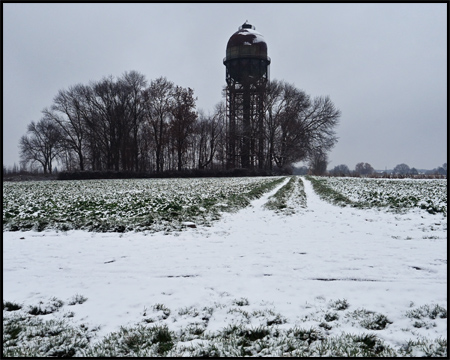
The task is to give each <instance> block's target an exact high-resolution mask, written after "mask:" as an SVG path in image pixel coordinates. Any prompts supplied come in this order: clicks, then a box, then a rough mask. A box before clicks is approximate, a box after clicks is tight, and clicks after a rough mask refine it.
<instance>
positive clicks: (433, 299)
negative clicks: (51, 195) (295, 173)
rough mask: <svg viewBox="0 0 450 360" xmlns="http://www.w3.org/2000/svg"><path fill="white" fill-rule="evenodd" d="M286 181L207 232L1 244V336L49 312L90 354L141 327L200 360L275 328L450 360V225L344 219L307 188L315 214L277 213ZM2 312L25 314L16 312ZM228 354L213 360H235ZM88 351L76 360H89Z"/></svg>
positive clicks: (279, 350)
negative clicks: (229, 338) (161, 332)
mask: <svg viewBox="0 0 450 360" xmlns="http://www.w3.org/2000/svg"><path fill="white" fill-rule="evenodd" d="M288 180H289V178H287V179H285V180H284V182H283V183H282V184H279V185H278V186H277V187H276V188H275V189H273V190H271V191H269V192H267V193H266V194H264V195H263V196H262V197H260V198H259V199H256V200H253V201H252V202H251V205H250V206H247V207H245V208H243V209H241V210H239V211H238V212H234V213H223V214H222V216H221V219H220V220H218V221H216V222H214V223H213V225H212V226H210V227H207V226H197V227H196V228H189V227H188V228H186V229H184V230H183V231H176V232H170V233H164V232H124V233H98V232H87V231H84V230H69V231H56V230H45V231H43V232H36V231H17V232H10V231H4V232H3V301H4V310H3V316H4V329H5V319H10V318H11V317H13V316H15V315H14V314H17V313H20V314H26V309H29V308H30V307H32V306H40V307H41V309H45V308H48V309H50V308H51V307H52V306H53V312H51V313H50V314H47V315H38V317H39V318H42V319H45V320H50V319H64V321H67V322H69V323H70V324H73V326H78V325H81V324H84V325H83V326H85V327H87V328H88V329H92V335H93V338H92V339H91V340H90V341H91V343H92V344H94V343H95V342H101V341H102V339H104V338H105V337H107V336H108V334H111V333H114V332H116V333H117V332H119V330H120V329H121V327H127V328H128V327H129V328H130V329H131V328H133V327H136V326H138V324H139V325H140V326H143V327H151V326H155V325H166V326H167V328H168V329H169V330H170V331H173V332H174V333H178V334H181V333H183V334H184V335H183V336H181V335H180V339H181V340H180V341H179V342H178V343H176V344H175V345H174V346H173V347H171V348H170V351H171V352H170V351H169V352H168V353H164V354H166V355H167V354H168V355H171V354H175V355H182V354H185V355H186V354H187V355H192V354H194V355H195V354H197V355H198V354H199V353H198V352H197V353H196V352H195V351H194V350H193V349H201V348H203V349H205V348H207V347H208V346H212V345H211V343H212V342H214V341H215V340H213V339H215V338H214V337H213V334H215V333H220V332H221V331H222V334H223V329H230V327H232V326H236V327H241V328H246V329H257V328H259V329H261V327H264V328H267V327H270V331H269V332H270V334H271V335H272V337H273V335H274V333H273V331H274V329H277V331H278V334H283V332H285V333H286V334H289V332H290V331H291V330H289V329H307V330H308V329H309V337H310V339H309V340H308V341H307V342H306V340H305V344H307V345H308V346H312V345H311V343H312V344H316V343H319V341H314V340H315V339H312V337H311V332H313V333H314V334H316V337H319V339H320V338H322V339H323V338H325V339H326V338H329V339H331V338H335V339H337V338H339V337H340V336H342V335H343V334H353V335H364V334H375V335H376V338H377V339H380V340H381V341H382V344H384V348H386V347H391V348H392V349H393V350H394V351H396V352H397V353H396V354H400V355H402V354H403V355H423V354H427V349H428V350H430V349H431V348H433V346H434V347H435V348H436V347H438V343H436V340H439V341H440V343H441V344H442V342H443V341H444V340H445V352H444V353H443V352H442V351H441V352H439V351H438V352H435V353H434V354H435V355H436V354H437V355H441V356H446V341H447V216H446V213H444V214H443V213H438V214H430V213H428V212H427V211H425V210H423V209H419V208H413V209H410V210H408V211H407V212H405V213H394V212H390V211H385V210H376V209H356V208H352V207H339V206H336V205H332V204H330V203H328V202H325V201H323V200H321V199H320V198H319V196H318V195H316V194H315V192H314V191H313V188H312V185H311V182H310V181H309V180H306V179H305V178H302V180H303V184H304V191H305V193H306V206H300V205H299V204H298V202H297V203H296V202H295V201H290V202H289V204H290V205H289V206H288V208H290V211H274V210H269V209H267V208H266V207H265V206H264V204H265V203H266V202H267V201H268V199H269V197H270V196H271V195H274V194H275V193H276V192H277V190H279V189H280V188H281V187H282V186H283V185H284V184H286V183H287V182H288ZM299 184H300V185H298V186H300V187H301V182H299ZM296 191H298V189H297V190H296ZM294 193H295V191H294ZM293 207H294V211H292V209H293ZM77 299H78V300H80V299H82V300H81V301H77ZM58 300H60V301H59V303H58ZM5 301H8V302H11V303H16V304H20V305H21V307H22V309H20V310H17V311H6V310H5ZM61 301H62V302H61ZM70 303H75V304H74V305H70ZM52 304H53V305H52ZM55 304H56V305H55ZM49 312H50V311H49ZM23 316H25V315H23ZM27 316H31V315H27ZM383 320H384V321H383ZM380 324H381V325H380ZM187 329H191V330H192V329H194V330H196V331H190V332H189V331H188V330H187ZM311 329H312V330H311ZM207 334H210V335H209V337H208V336H207ZM279 336H281V335H279ZM290 336H294V337H295V334H294V335H292V333H291V335H290ZM275 337H276V336H275ZM33 339H35V338H33ZM304 339H306V338H304ZM260 340H261V341H262V340H263V339H260ZM23 341H24V342H22V343H18V344H17V345H21V344H22V345H23V344H25V340H23ZM34 341H36V340H34ZM221 341H222V343H221V344H222V347H220V346H219V345H217V344H216V345H217V346H216V348H217V349H218V350H217V349H216V352H218V353H219V355H227V354H228V355H229V354H230V353H227V352H226V350H224V349H225V347H224V345H223V344H224V343H223V341H224V340H223V337H222V340H221ZM414 342H415V343H414ZM255 344H256V343H251V344H250V345H248V347H249V349H250V350H249V354H258V353H259V354H260V355H261V354H262V355H282V354H294V355H295V354H296V352H295V350H292V349H291V350H286V349H283V346H284V345H283V346H281V347H280V346H278V347H277V345H276V342H275V343H271V344H272V345H271V346H272V347H270V346H269V345H267V343H266V344H265V345H264V346H266V345H267V348H266V352H264V351H263V350H264V349H261V347H263V345H261V344H259V345H255ZM408 344H409V345H408ZM413 344H416V345H417V346H416V347H414V346H413ZM421 344H422V345H423V346H421ZM419 345H420V346H419ZM30 346H31V345H30ZM258 346H259V347H258ZM377 346H378V345H377ZM382 347H383V346H382ZM267 349H268V350H267ZM84 351H85V352H84V353H83V351H81V352H79V353H76V355H83V354H84V355H89V354H90V353H89V351H86V349H85V350H84ZM149 351H150V350H149ZM221 351H222V352H221ZM289 351H290V352H289ZM309 351H310V354H313V355H314V354H315V355H317V354H319V355H320V354H321V355H327V352H326V351H324V352H323V353H320V351H318V350H317V349H316V352H313V350H312V349H311V348H310V350H309ZM317 351H318V352H317ZM381 351H382V349H381V350H380V353H381ZM401 351H403V353H402V352H401ZM408 351H409V352H408ZM430 351H431V352H432V350H430ZM4 353H5V337H4ZM138 353H139V352H137V353H136V352H135V353H131V354H134V355H136V354H138ZM47 354H48V353H47ZM146 354H147V355H148V354H149V353H146ZM150 354H151V352H150ZM232 354H233V353H232ZM306 354H308V353H306ZM331 354H336V352H334V353H331ZM328 355H330V353H329V352H328Z"/></svg>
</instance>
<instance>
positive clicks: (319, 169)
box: [309, 149, 328, 176]
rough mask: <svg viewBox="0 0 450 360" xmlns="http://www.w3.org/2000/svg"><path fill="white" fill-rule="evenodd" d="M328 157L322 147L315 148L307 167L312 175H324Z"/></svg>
mask: <svg viewBox="0 0 450 360" xmlns="http://www.w3.org/2000/svg"><path fill="white" fill-rule="evenodd" d="M327 164H328V157H327V154H326V152H325V151H323V150H322V149H316V150H315V151H314V152H313V153H312V155H310V159H309V169H310V172H311V174H312V175H318V176H320V175H324V174H325V173H326V171H327Z"/></svg>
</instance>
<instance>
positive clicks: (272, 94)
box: [19, 71, 340, 173]
mask: <svg viewBox="0 0 450 360" xmlns="http://www.w3.org/2000/svg"><path fill="white" fill-rule="evenodd" d="M195 102H196V98H195V97H194V92H193V90H192V89H191V88H183V87H180V86H177V85H175V84H174V83H172V82H170V81H168V80H167V79H166V78H165V77H160V78H158V79H156V80H152V81H150V82H148V81H147V80H146V78H145V76H144V75H142V74H140V73H138V72H136V71H131V72H126V73H124V74H123V75H122V76H121V77H119V78H117V79H115V78H113V77H112V76H110V77H106V78H103V79H102V80H100V81H98V82H91V83H90V84H89V85H83V84H78V85H75V86H71V87H69V88H68V89H67V90H60V91H59V92H58V94H57V95H56V96H55V97H54V99H53V104H52V105H51V106H50V107H48V108H45V109H44V110H43V111H42V114H43V116H42V118H41V120H39V121H38V122H37V123H35V122H31V124H29V125H28V132H27V134H26V135H24V136H22V138H21V139H20V144H19V147H20V156H21V163H22V165H24V164H32V163H39V164H40V165H41V166H42V168H43V171H44V173H47V172H48V173H51V172H52V163H54V162H55V161H56V162H58V163H60V164H61V165H62V168H63V169H66V170H69V171H71V170H115V171H135V172H162V171H165V170H183V169H224V168H225V167H226V164H227V163H226V159H227V137H228V136H229V134H228V126H227V125H228V124H227V116H226V108H225V105H224V103H223V102H220V103H218V104H217V105H216V106H215V108H214V110H213V112H212V114H211V113H209V114H208V115H206V114H205V113H204V112H203V111H197V109H196V103H195ZM339 116H340V112H339V110H337V109H336V108H335V107H334V104H333V103H332V102H331V101H330V99H329V98H328V97H318V98H315V99H311V98H310V97H309V96H308V95H307V94H305V93H304V92H303V91H300V90H298V89H296V88H295V87H294V86H293V85H290V84H288V83H286V82H283V81H277V80H274V81H271V82H270V83H269V85H268V88H267V96H266V101H265V119H264V120H265V123H264V127H263V128H262V129H261V131H262V132H263V133H262V134H258V136H260V137H261V138H263V139H264V141H265V142H266V146H265V149H267V150H266V153H265V154H264V156H265V158H266V160H265V164H266V168H267V169H268V170H272V169H273V168H274V167H275V168H278V169H281V168H285V167H289V166H290V165H291V164H292V163H294V162H297V161H301V160H304V159H307V158H313V157H317V154H321V155H322V157H323V156H325V157H326V152H327V151H329V150H330V149H331V148H332V147H333V145H334V144H335V142H336V141H337V138H336V136H335V132H334V127H335V126H336V125H337V124H338V121H339Z"/></svg>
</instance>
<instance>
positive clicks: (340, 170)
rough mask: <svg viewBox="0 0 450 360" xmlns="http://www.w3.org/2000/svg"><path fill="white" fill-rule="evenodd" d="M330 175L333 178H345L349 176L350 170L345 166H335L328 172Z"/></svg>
mask: <svg viewBox="0 0 450 360" xmlns="http://www.w3.org/2000/svg"><path fill="white" fill-rule="evenodd" d="M330 174H332V175H334V176H347V175H350V169H349V168H348V166H347V165H345V164H341V165H337V166H335V167H334V168H333V170H331V171H330Z"/></svg>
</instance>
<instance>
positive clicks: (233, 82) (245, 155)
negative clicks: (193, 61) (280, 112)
mask: <svg viewBox="0 0 450 360" xmlns="http://www.w3.org/2000/svg"><path fill="white" fill-rule="evenodd" d="M223 63H224V65H225V67H226V82H227V86H226V106H227V136H228V139H227V167H228V168H239V167H241V168H246V169H249V168H255V167H258V168H264V167H265V161H264V160H265V157H264V147H265V146H264V144H265V141H264V98H265V94H266V85H267V81H268V80H269V64H270V58H269V57H268V56H267V44H266V42H265V41H264V38H263V36H262V35H261V34H260V33H259V32H257V31H255V27H254V26H253V25H250V24H249V23H248V22H245V23H244V24H243V25H242V26H240V27H239V29H238V31H236V32H235V33H234V34H233V35H231V37H230V40H228V44H227V50H226V57H225V59H224V60H223Z"/></svg>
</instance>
